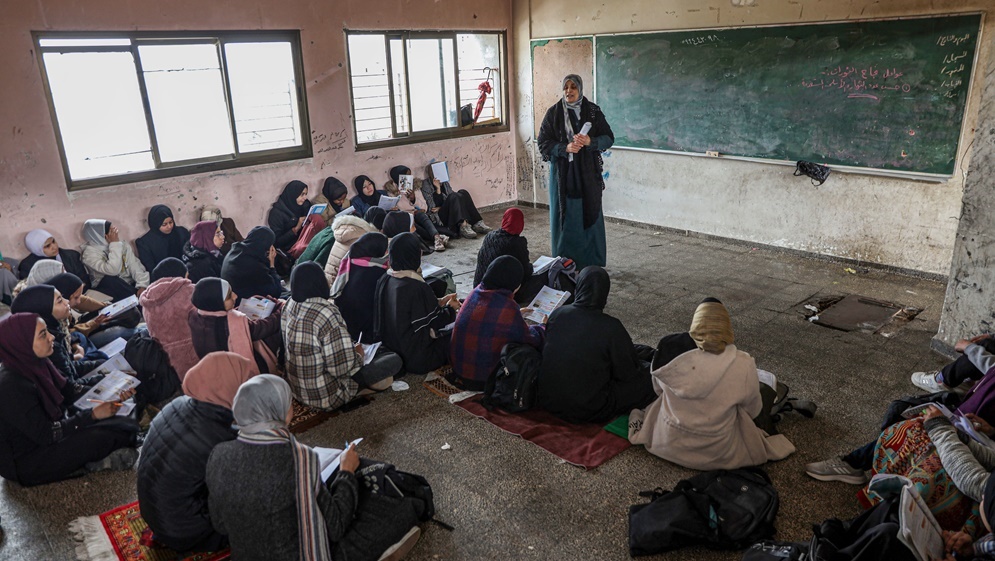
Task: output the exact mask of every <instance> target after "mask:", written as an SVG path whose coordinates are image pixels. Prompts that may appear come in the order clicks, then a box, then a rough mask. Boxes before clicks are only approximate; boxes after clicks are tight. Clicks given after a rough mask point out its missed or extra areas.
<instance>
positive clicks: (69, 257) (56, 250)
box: [17, 229, 90, 292]
mask: <svg viewBox="0 0 995 561" xmlns="http://www.w3.org/2000/svg"><path fill="white" fill-rule="evenodd" d="M24 247H26V248H28V251H29V252H30V254H29V255H28V256H27V257H25V258H24V259H21V262H20V263H19V264H18V266H17V277H18V278H20V279H25V278H27V277H28V273H29V272H31V268H32V267H34V266H35V263H36V262H37V261H38V260H39V259H54V260H56V261H58V262H59V263H62V265H63V266H65V268H66V272H67V273H72V274H74V275H76V276H77V277H79V280H81V281H83V286H84V288H83V292H87V291H89V290H90V273H89V272H88V271H87V270H86V266H85V265H83V258H82V256H80V254H79V252H78V251H76V250H73V249H62V248H61V247H59V242H57V241H55V236H53V235H52V234H50V233H49V232H48V231H46V230H41V229H38V230H31V231H30V232H28V235H26V236H24Z"/></svg>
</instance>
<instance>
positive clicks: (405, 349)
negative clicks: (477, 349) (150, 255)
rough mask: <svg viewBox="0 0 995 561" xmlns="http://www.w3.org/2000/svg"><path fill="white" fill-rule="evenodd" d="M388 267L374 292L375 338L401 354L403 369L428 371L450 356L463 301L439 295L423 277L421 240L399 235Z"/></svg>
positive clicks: (405, 234)
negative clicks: (454, 325) (451, 327)
mask: <svg viewBox="0 0 995 561" xmlns="http://www.w3.org/2000/svg"><path fill="white" fill-rule="evenodd" d="M389 263H390V267H391V268H390V270H388V271H387V274H386V275H384V276H383V277H381V278H380V280H379V281H378V282H377V290H376V295H375V296H374V302H375V311H374V316H373V317H374V326H373V330H374V332H375V333H376V335H375V336H376V337H379V338H380V340H382V341H383V344H384V346H386V347H387V348H388V349H390V350H392V351H394V352H396V353H397V354H399V355H401V358H402V359H403V360H404V370H405V371H406V372H410V373H413V374H426V373H428V372H431V371H432V370H435V369H437V368H439V367H441V366H443V365H445V364H446V363H447V362H448V361H449V333H448V332H445V331H442V329H443V328H444V327H446V326H447V325H449V324H450V323H452V322H453V320H455V319H456V312H457V311H459V308H460V301H459V300H458V299H457V298H456V295H455V294H450V295H448V296H445V297H443V298H436V296H435V293H434V292H433V291H432V288H431V287H429V286H428V284H427V283H426V282H425V279H424V278H422V276H421V241H420V240H419V239H418V238H417V236H415V235H414V234H412V233H409V232H406V233H403V234H399V235H397V236H395V237H394V239H392V240H391V241H390V245H389Z"/></svg>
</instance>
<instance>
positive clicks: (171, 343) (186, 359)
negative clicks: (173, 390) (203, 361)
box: [140, 257, 200, 382]
mask: <svg viewBox="0 0 995 561" xmlns="http://www.w3.org/2000/svg"><path fill="white" fill-rule="evenodd" d="M193 291H194V284H193V283H192V282H190V279H188V278H187V268H186V266H184V265H183V262H182V261H180V260H179V259H175V258H173V257H170V258H168V259H165V260H163V261H162V262H161V263H159V266H157V267H156V268H155V270H154V271H152V284H151V285H149V288H148V290H146V291H145V292H143V293H142V297H141V299H140V301H141V303H142V312H143V314H144V316H145V323H146V325H147V326H148V330H149V335H151V336H152V337H154V338H155V339H156V340H158V341H159V343H160V344H161V345H162V350H164V351H166V354H167V355H169V363H170V365H171V366H172V367H173V369H174V370H176V374H177V375H179V377H180V381H181V382H182V381H183V377H184V376H186V374H187V370H190V369H191V368H192V367H193V365H195V364H197V362H198V361H199V360H200V358H199V357H198V356H197V351H196V350H194V346H193V337H192V336H191V335H190V326H189V325H188V324H187V317H189V316H190V312H191V311H193V303H192V299H193Z"/></svg>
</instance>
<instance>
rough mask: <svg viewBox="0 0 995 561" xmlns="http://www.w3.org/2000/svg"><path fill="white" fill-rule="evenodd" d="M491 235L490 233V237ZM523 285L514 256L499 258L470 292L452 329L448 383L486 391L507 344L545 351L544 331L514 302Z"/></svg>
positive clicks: (520, 267) (519, 267)
mask: <svg viewBox="0 0 995 561" xmlns="http://www.w3.org/2000/svg"><path fill="white" fill-rule="evenodd" d="M488 235H489V234H488ZM521 282H522V265H521V264H520V263H519V262H518V260H516V259H515V258H514V257H511V256H508V255H503V256H501V257H498V258H497V259H495V260H494V261H493V262H491V264H490V266H489V267H487V271H486V272H485V273H484V277H483V279H482V280H481V282H480V284H478V285H477V287H476V288H474V289H473V291H472V292H470V295H469V296H467V298H466V301H465V302H463V306H462V307H460V311H459V314H457V315H456V325H455V326H454V327H453V340H452V344H451V345H450V348H451V350H450V361H451V364H452V365H453V371H452V375H451V376H450V377H449V381H450V382H452V383H453V384H454V385H456V386H457V387H459V388H463V389H466V390H472V391H483V389H484V386H486V385H487V379H488V378H490V376H491V373H492V372H493V371H494V367H495V366H497V363H498V361H499V360H500V359H501V349H503V348H504V346H505V345H507V344H508V343H525V344H527V345H530V346H532V347H535V348H536V349H538V350H540V351H541V350H542V343H543V335H544V333H543V328H542V327H538V326H529V325H528V324H526V323H525V319H523V318H522V310H521V309H520V308H519V306H518V304H517V303H516V302H515V293H516V292H517V291H518V289H519V286H520V285H521Z"/></svg>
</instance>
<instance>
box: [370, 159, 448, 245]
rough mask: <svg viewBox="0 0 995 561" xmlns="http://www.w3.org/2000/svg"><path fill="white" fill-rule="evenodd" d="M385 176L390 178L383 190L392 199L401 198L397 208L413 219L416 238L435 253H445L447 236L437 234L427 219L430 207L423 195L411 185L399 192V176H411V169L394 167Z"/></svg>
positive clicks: (437, 231)
mask: <svg viewBox="0 0 995 561" xmlns="http://www.w3.org/2000/svg"><path fill="white" fill-rule="evenodd" d="M387 175H389V176H390V181H388V182H387V183H385V184H384V186H383V188H384V190H385V191H387V192H388V193H390V195H391V196H392V197H401V198H400V200H399V201H398V202H397V208H399V209H400V210H401V211H403V212H406V213H408V214H410V215H411V216H413V217H414V220H415V229H416V232H415V233H417V234H418V237H420V238H421V239H422V240H424V241H425V243H427V244H429V246H430V247H432V248H433V249H434V250H435V251H445V250H446V243H447V242H448V241H449V236H444V235H442V234H441V233H439V230H438V229H437V228H436V227H435V224H433V223H432V219H431V218H429V215H428V209H429V208H430V207H429V205H428V203H427V202H425V194H424V193H422V191H421V189H415V188H414V184H413V183H412V185H411V188H410V189H406V190H404V191H401V190H400V189H399V188H398V183H399V182H400V178H401V176H402V175H411V168H409V167H407V166H394V167H392V168H390V171H389V172H387ZM412 180H413V178H412ZM419 183H420V182H419Z"/></svg>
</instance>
